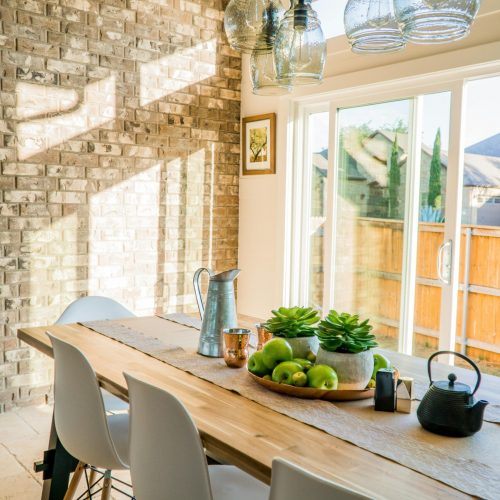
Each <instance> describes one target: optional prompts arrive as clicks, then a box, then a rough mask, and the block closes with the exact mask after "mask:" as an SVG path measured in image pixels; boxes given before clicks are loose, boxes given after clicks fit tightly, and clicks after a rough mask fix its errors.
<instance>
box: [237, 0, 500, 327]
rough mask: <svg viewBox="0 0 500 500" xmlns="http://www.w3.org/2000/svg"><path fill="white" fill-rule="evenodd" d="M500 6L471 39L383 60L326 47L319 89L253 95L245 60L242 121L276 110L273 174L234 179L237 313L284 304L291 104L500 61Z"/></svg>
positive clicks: (333, 44) (339, 44)
mask: <svg viewBox="0 0 500 500" xmlns="http://www.w3.org/2000/svg"><path fill="white" fill-rule="evenodd" d="M499 26H500V2H499V1H498V0H485V1H484V2H483V4H482V7H481V11H480V15H479V17H478V19H477V20H476V22H475V24H474V27H473V30H472V33H471V35H470V36H469V37H468V38H467V39H465V40H463V41H461V42H455V43H451V44H445V45H432V46H431V45H427V46H415V45H413V46H408V47H407V48H406V49H405V50H404V51H401V52H398V53H396V54H391V55H384V56H357V55H354V54H352V53H351V52H350V50H349V46H348V43H347V40H346V38H345V37H338V38H336V39H333V40H330V41H329V44H328V56H327V64H326V68H325V79H324V81H323V83H322V84H321V85H320V86H317V87H314V88H312V89H311V87H309V88H302V89H298V90H296V91H295V92H294V93H293V94H291V95H290V96H284V97H281V98H276V97H260V96H255V95H253V94H252V91H251V84H250V80H249V68H248V57H247V56H245V57H244V59H243V81H242V102H241V113H242V117H246V116H252V115H258V114H263V113H272V112H275V113H277V115H278V116H277V118H278V120H277V165H276V175H252V176H241V177H240V217H239V264H238V265H239V267H240V269H242V272H241V275H240V277H239V278H238V312H239V313H240V314H247V315H250V316H255V317H260V318H267V317H268V316H269V312H270V310H271V309H272V308H274V307H278V306H279V305H281V304H282V303H284V300H285V299H284V297H285V296H286V295H287V294H286V293H285V292H286V290H285V287H286V286H287V285H286V283H285V274H284V269H285V265H286V263H285V253H286V252H285V250H286V241H288V239H287V238H288V236H287V227H286V223H285V214H286V213H287V210H286V204H287V203H289V199H290V195H289V193H288V190H287V189H286V184H287V183H288V182H289V174H290V168H291V164H290V163H291V162H290V161H289V155H288V156H287V151H288V149H289V148H288V146H287V141H288V143H289V142H290V139H289V138H288V133H287V129H288V127H287V125H288V124H289V121H290V120H291V119H292V114H291V113H290V111H289V110H290V109H291V107H292V106H291V105H292V103H293V102H295V101H298V100H303V99H306V98H310V97H314V96H317V95H320V94H325V95H331V96H335V95H336V94H338V93H341V92H343V91H345V90H347V89H352V88H355V87H362V86H367V92H370V87H369V86H370V85H372V84H376V83H377V82H383V81H387V80H395V81H396V82H397V80H399V79H404V78H406V79H407V78H409V77H413V78H415V79H416V78H417V77H418V76H419V75H425V74H429V73H434V72H438V71H440V72H446V71H447V70H453V69H456V68H460V67H463V66H475V65H480V64H484V65H485V68H486V67H487V66H488V63H489V62H490V61H500V28H499ZM287 175H288V177H287Z"/></svg>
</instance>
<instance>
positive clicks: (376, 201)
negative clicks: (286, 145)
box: [290, 76, 500, 374]
mask: <svg viewBox="0 0 500 500" xmlns="http://www.w3.org/2000/svg"><path fill="white" fill-rule="evenodd" d="M498 88H500V77H498V76H496V77H490V78H483V79H481V80H477V79H476V80H465V79H456V80H450V81H449V82H448V83H443V84H441V85H435V86H434V87H428V90H427V91H425V92H423V91H421V92H419V91H418V90H414V91H410V90H409V91H408V92H406V95H405V93H404V92H403V91H401V90H398V91H394V92H392V93H391V92H389V91H387V92H385V93H381V94H380V95H381V96H383V97H381V98H378V99H377V98H371V99H369V100H368V99H366V98H363V97H359V98H358V97H352V96H351V97H346V98H345V100H342V99H340V98H332V100H331V101H330V102H329V103H328V102H324V103H322V104H315V105H314V106H309V107H308V105H306V104H305V105H302V106H298V109H299V111H300V112H299V115H298V116H299V120H298V121H299V122H300V123H303V124H304V125H303V129H302V130H301V133H300V134H298V135H297V136H296V137H297V138H298V137H303V138H304V144H303V147H302V148H301V147H300V141H298V142H296V143H295V147H297V148H298V151H300V155H299V156H298V157H297V158H298V163H297V165H296V169H295V170H294V177H293V179H294V180H293V182H294V186H295V188H294V189H295V193H296V196H295V197H294V198H292V200H293V203H292V205H293V207H294V210H295V213H296V214H298V216H297V217H294V218H293V219H292V220H293V221H294V222H297V221H298V223H297V224H294V226H293V231H292V233H293V234H295V240H294V241H295V242H296V244H295V245H293V246H292V250H293V252H292V253H293V254H294V255H296V259H295V261H294V264H293V265H292V266H291V273H292V278H294V279H295V276H296V275H297V276H299V278H297V279H295V281H294V279H292V280H291V283H292V286H291V288H290V303H293V304H298V303H300V304H308V305H311V306H313V307H315V308H317V309H321V310H322V311H323V313H325V314H326V312H327V311H328V310H329V309H330V308H335V309H337V310H339V311H340V312H344V311H345V312H349V313H354V314H359V315H360V316H361V317H362V318H369V319H370V320H371V322H372V324H374V326H375V332H376V334H377V337H378V339H379V341H380V343H381V345H382V346H383V347H385V348H389V349H393V350H399V351H401V352H405V353H407V354H415V355H417V356H423V357H426V356H428V355H429V354H430V353H431V352H434V351H435V350H437V349H441V350H443V349H444V350H458V351H462V352H464V353H466V354H468V355H470V356H471V357H473V358H474V359H475V360H476V362H479V364H480V365H481V367H482V369H483V370H484V371H486V372H492V373H497V374H498V373H500V336H499V335H498V334H497V327H496V325H498V322H499V321H500V278H499V276H500V264H499V262H500V231H499V228H500V208H499V209H498V210H497V209H496V207H500V127H499V125H498V118H497V117H498V116H499V115H500V105H499V104H498V100H497V99H496V94H497V89H498ZM391 96H392V97H393V98H392V99H390V97H391ZM384 97H385V98H384ZM328 106H329V108H328ZM298 217H300V220H299V218H298ZM297 235H299V236H297ZM297 271H298V272H297ZM450 361H451V359H450Z"/></svg>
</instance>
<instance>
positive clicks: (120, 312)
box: [56, 296, 135, 325]
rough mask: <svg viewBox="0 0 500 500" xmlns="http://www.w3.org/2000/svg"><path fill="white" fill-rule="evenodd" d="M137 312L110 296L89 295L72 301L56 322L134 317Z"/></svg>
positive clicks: (61, 323)
mask: <svg viewBox="0 0 500 500" xmlns="http://www.w3.org/2000/svg"><path fill="white" fill-rule="evenodd" d="M133 317H135V314H134V313H133V312H131V311H129V310H128V309H127V308H126V307H124V306H122V305H121V304H120V303H118V302H116V300H113V299H110V298H109V297H97V296H89V297H82V298H81V299H77V300H75V301H74V302H72V303H71V304H70V305H69V306H68V307H66V309H65V310H64V312H63V313H62V314H61V316H60V317H59V319H58V320H57V321H56V324H59V325H64V324H67V323H77V322H78V321H98V320H101V319H121V318H133Z"/></svg>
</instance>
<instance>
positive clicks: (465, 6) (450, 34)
mask: <svg viewBox="0 0 500 500" xmlns="http://www.w3.org/2000/svg"><path fill="white" fill-rule="evenodd" d="M479 6H480V0H394V7H395V9H396V17H397V18H398V20H399V22H400V24H401V27H402V29H403V34H404V36H405V38H406V39H407V40H408V41H410V42H413V43H421V44H423V43H446V42H452V41H455V40H460V39H462V38H465V37H466V36H467V35H468V34H469V31H470V27H471V25H472V22H473V21H474V18H475V17H476V14H477V12H478V10H479Z"/></svg>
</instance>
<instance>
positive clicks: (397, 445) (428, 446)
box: [82, 314, 500, 499]
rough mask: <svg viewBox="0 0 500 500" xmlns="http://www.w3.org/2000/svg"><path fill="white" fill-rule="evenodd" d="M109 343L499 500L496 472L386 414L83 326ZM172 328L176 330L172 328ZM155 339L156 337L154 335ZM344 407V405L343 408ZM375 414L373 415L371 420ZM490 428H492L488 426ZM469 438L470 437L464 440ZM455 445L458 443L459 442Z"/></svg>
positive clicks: (172, 321)
mask: <svg viewBox="0 0 500 500" xmlns="http://www.w3.org/2000/svg"><path fill="white" fill-rule="evenodd" d="M163 318H164V319H167V320H168V321H166V322H165V325H174V326H177V328H179V326H178V325H183V327H184V329H185V330H186V329H188V330H191V329H193V328H197V329H199V325H200V322H199V320H196V319H193V318H189V317H187V316H184V315H182V314H177V315H168V316H163ZM82 324H83V325H84V326H86V327H87V328H90V329H92V330H94V331H96V332H98V333H100V334H103V335H105V336H107V337H109V338H112V339H114V340H117V341H119V342H121V343H123V344H125V345H127V346H130V347H132V348H134V349H137V350H139V351H141V352H143V353H145V354H147V355H149V356H152V357H153V358H156V359H158V360H160V361H163V362H165V363H168V364H169V365H171V366H174V367H175V368H178V369H181V370H183V371H186V372H189V373H191V374H193V375H195V376H197V377H199V378H201V379H204V380H207V381H209V382H212V383H214V384H216V385H218V386H220V387H222V388H224V389H228V390H231V391H233V392H237V393H238V394H240V395H241V396H243V397H245V398H247V399H250V400H252V401H255V402H257V403H259V404H261V405H263V406H265V407H267V408H270V409H272V410H274V411H276V412H279V413H281V414H283V415H287V416H289V417H291V418H294V419H296V420H298V421H301V422H304V423H306V424H308V425H311V426H314V427H316V428H318V429H321V430H323V431H325V432H327V433H328V434H330V435H332V436H334V437H337V438H340V439H342V440H344V441H347V442H349V443H352V444H354V445H356V446H359V447H360V448H363V449H365V450H368V451H370V452H371V453H374V454H377V455H380V456H382V457H385V458H387V459H390V460H393V461H394V462H396V463H399V464H401V465H403V466H405V467H408V468H410V469H413V470H415V471H417V472H420V473H422V474H424V475H426V476H428V477H431V478H433V479H436V480H438V481H441V482H443V483H445V484H448V485H449V486H451V487H453V488H456V489H457V490H460V491H463V492H465V493H468V494H470V495H474V496H479V497H482V498H487V499H489V498H491V499H493V498H498V494H499V492H500V468H497V467H492V466H491V465H489V464H487V463H484V462H482V461H480V459H477V458H463V457H461V456H460V453H456V454H450V453H449V450H446V449H442V448H441V446H440V440H441V439H449V438H441V437H436V438H435V439H434V435H431V436H432V439H431V440H427V441H423V440H421V439H416V437H414V436H412V435H411V432H408V433H402V432H400V430H396V429H394V428H393V427H391V426H390V423H391V415H392V414H390V415H385V414H383V415H380V412H374V411H373V410H371V409H370V410H368V409H366V411H365V409H363V408H361V409H358V411H354V409H353V408H352V407H349V408H348V409H347V410H345V409H343V408H342V407H341V405H336V404H334V403H331V402H327V401H321V400H304V399H299V398H292V397H289V396H285V395H282V394H277V393H274V392H271V391H269V390H267V389H265V388H264V387H262V386H260V385H258V384H256V383H255V382H254V381H253V380H252V379H251V378H250V377H249V376H248V375H247V373H246V369H245V368H242V369H229V368H228V367H227V366H226V364H225V363H224V360H223V359H220V358H208V357H205V356H201V355H198V354H196V353H195V352H194V350H187V349H183V348H181V347H179V346H177V345H174V344H170V343H167V342H165V341H164V340H161V338H156V337H154V336H150V335H145V334H144V333H142V332H141V331H139V330H138V329H134V328H131V327H130V326H126V325H123V324H120V321H119V320H118V321H91V322H85V323H82ZM176 324H177V325H176ZM158 337H160V335H158ZM344 404H345V403H344ZM374 414H378V415H374ZM490 425H491V424H490ZM465 439H473V438H465ZM458 441H459V442H461V441H462V439H458Z"/></svg>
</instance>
